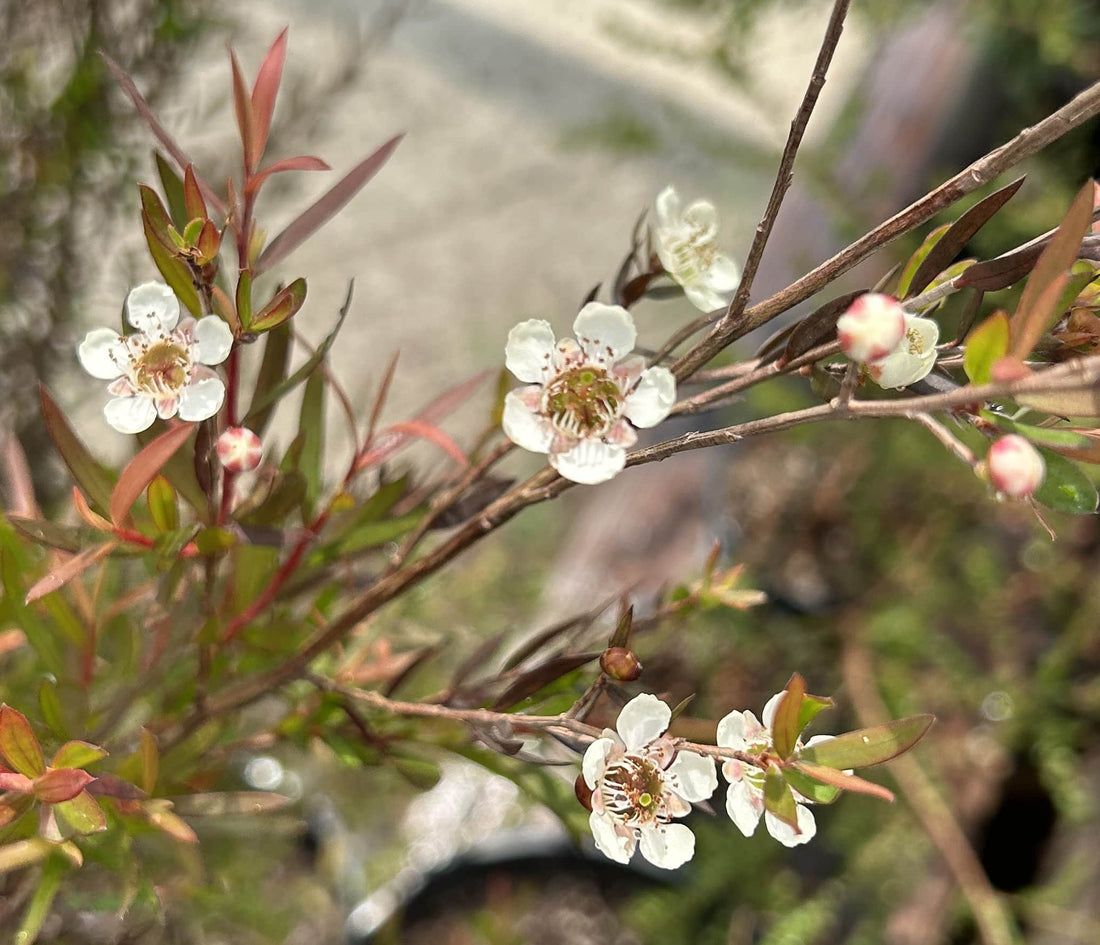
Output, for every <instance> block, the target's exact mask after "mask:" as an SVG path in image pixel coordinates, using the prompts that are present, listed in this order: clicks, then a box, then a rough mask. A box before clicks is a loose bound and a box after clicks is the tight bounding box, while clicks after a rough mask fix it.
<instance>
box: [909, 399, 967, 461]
mask: <svg viewBox="0 0 1100 945" xmlns="http://www.w3.org/2000/svg"><path fill="white" fill-rule="evenodd" d="M913 420H914V421H915V422H916V423H919V424H920V425H921V426H922V427H924V428H925V429H926V430H927V431H928V432H929V433H931V434H932V435H933V436H934V437H935V438H936V439H937V440H939V441H940V442H941V443H942V444H943V445H944V446H945V447H946V448H947V450H948V452H950V453H954V454H955V455H956V456H957V457H958V458H959V459H961V460H962V461H963V462H964V463H966V464H967V465H968V466H969V467H970V468H971V469H974V468H976V467H977V465H978V459H977V457H976V456H975V455H974V452H973V450H971V449H970V447H969V446H967V445H966V444H965V443H963V442H962V440H960V439H959V438H958V437H957V436H955V434H954V433H952V432H951V431H950V430H948V429H947V427H945V426H944V425H943V424H942V423H940V422H939V420H937V419H935V417H931V416H929V415H928V414H926V413H917V414H913Z"/></svg>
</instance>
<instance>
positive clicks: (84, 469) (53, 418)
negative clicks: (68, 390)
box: [38, 384, 113, 512]
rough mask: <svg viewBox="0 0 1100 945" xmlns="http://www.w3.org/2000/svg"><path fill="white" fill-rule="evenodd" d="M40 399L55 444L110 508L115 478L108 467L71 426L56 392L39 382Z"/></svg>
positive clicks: (95, 498)
mask: <svg viewBox="0 0 1100 945" xmlns="http://www.w3.org/2000/svg"><path fill="white" fill-rule="evenodd" d="M38 403H39V407H40V409H41V410H42V420H43V421H44V422H45V424H46V432H47V433H48V434H49V435H50V439H51V440H52V441H53V445H54V447H55V448H56V449H57V452H58V453H60V454H61V458H62V459H63V460H64V461H65V465H66V466H68V467H69V472H71V473H72V474H73V479H75V480H76V484H77V485H78V486H79V487H80V489H81V491H82V492H83V493H84V494H85V495H86V496H87V497H88V498H89V499H90V500H91V501H92V504H93V505H95V506H96V507H97V508H99V509H100V510H101V511H104V512H105V511H107V509H108V508H110V504H111V491H112V489H113V480H112V479H111V477H110V475H109V474H108V473H107V471H106V470H105V469H104V468H103V467H102V466H100V465H99V463H98V462H96V461H95V460H94V459H93V458H92V455H91V453H89V452H88V448H87V447H86V446H85V445H84V444H83V443H82V442H81V441H80V438H79V437H78V436H77V435H76V433H74V432H73V429H72V427H70V426H69V421H68V419H66V417H65V414H64V413H62V412H61V408H60V407H59V406H58V405H57V401H55V400H54V399H53V395H52V394H51V393H50V392H49V389H48V388H47V387H46V386H45V385H44V384H39V385H38Z"/></svg>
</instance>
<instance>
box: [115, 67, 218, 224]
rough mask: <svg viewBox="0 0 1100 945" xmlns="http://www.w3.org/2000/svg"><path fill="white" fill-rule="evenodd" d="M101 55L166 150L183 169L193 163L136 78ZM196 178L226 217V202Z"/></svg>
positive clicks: (215, 207) (208, 201) (215, 206)
mask: <svg viewBox="0 0 1100 945" xmlns="http://www.w3.org/2000/svg"><path fill="white" fill-rule="evenodd" d="M99 55H100V56H102V57H103V62H104V63H105V64H106V66H107V69H108V71H109V72H110V73H111V75H113V76H114V78H115V81H116V82H118V84H119V85H120V86H121V87H122V91H123V92H125V93H126V96H127V97H128V98H129V99H130V101H131V102H132V103H133V105H134V108H136V109H137V112H138V114H139V115H141V117H142V119H143V120H144V121H145V124H146V125H148V126H149V130H150V131H152V132H153V134H154V135H155V136H156V139H157V140H158V141H159V142H160V143H161V144H162V145H164V150H165V151H167V152H168V154H169V155H170V156H171V158H172V160H173V161H175V162H176V165H177V166H178V167H179V168H181V169H182V168H185V167H187V165H188V164H190V163H191V160H190V159H189V158H188V157H187V155H186V154H184V152H183V149H182V148H180V146H179V145H178V144H176V142H175V140H174V139H173V138H172V136H171V135H170V134H168V132H167V131H166V130H165V128H164V126H163V125H162V124H161V123H160V122H159V121H158V120H157V117H156V116H155V115H154V114H153V110H152V109H151V108H150V107H149V103H148V102H147V101H145V98H144V97H143V96H142V94H141V93H140V92H139V91H138V89H137V86H136V85H134V80H133V79H131V78H130V77H129V76H128V75H127V74H126V72H125V71H124V70H123V68H122V67H121V66H120V65H119V64H118V63H117V62H115V61H114V60H113V59H112V58H111V57H110V56H108V55H107V54H106V53H105V52H103V51H102V50H100V53H99ZM196 179H197V180H198V182H199V186H200V187H201V188H202V192H203V195H204V196H205V197H206V200H207V203H209V204H210V206H212V207H213V208H214V209H215V210H217V212H218V214H219V215H220V216H223V217H224V216H225V215H226V213H225V204H224V203H222V201H221V200H219V199H218V195H217V194H215V193H214V191H213V190H211V189H210V188H209V187H208V186H207V185H206V184H205V183H203V181H202V179H201V178H196Z"/></svg>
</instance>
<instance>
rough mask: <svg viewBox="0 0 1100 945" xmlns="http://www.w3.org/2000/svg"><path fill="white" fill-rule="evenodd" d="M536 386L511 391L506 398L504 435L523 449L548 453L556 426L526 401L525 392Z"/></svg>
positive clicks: (503, 422)
mask: <svg viewBox="0 0 1100 945" xmlns="http://www.w3.org/2000/svg"><path fill="white" fill-rule="evenodd" d="M532 389H534V390H538V389H539V388H538V387H535V388H530V387H526V388H521V389H520V390H513V391H509V392H508V394H507V396H506V397H505V398H504V415H503V416H502V417H501V426H503V427H504V435H505V436H506V437H508V439H510V440H511V441H512V442H513V443H515V444H516V446H518V447H520V448H521V449H525V450H530V451H531V452H532V453H548V452H549V451H550V442H551V441H552V440H553V438H554V428H553V427H552V426H551V425H550V422H549V421H548V420H547V419H546V418H545V417H542V416H540V415H539V414H537V413H536V412H535V411H533V410H532V409H531V408H530V407H528V406H527V404H526V403H524V400H525V398H524V393H525V392H526V391H530V390H532Z"/></svg>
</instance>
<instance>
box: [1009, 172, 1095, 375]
mask: <svg viewBox="0 0 1100 945" xmlns="http://www.w3.org/2000/svg"><path fill="white" fill-rule="evenodd" d="M1092 192H1093V188H1092V181H1089V182H1088V183H1087V184H1086V185H1085V186H1084V187H1082V188H1081V190H1080V191H1079V192H1078V194H1077V196H1076V197H1075V198H1074V200H1073V203H1072V205H1071V206H1070V208H1069V211H1068V212H1067V213H1066V215H1065V218H1064V219H1063V220H1062V222H1061V224H1059V226H1058V229H1057V230H1055V232H1054V236H1053V237H1052V238H1051V241H1050V243H1049V244H1048V245H1047V247H1046V249H1044V250H1043V252H1042V255H1041V256H1040V257H1039V259H1038V261H1037V262H1036V263H1035V268H1034V269H1033V270H1032V272H1031V275H1030V276H1029V277H1028V280H1027V285H1026V286H1024V291H1023V294H1022V295H1021V296H1020V304H1019V306H1017V309H1016V314H1015V315H1014V316H1013V317H1012V348H1011V351H1012V353H1013V354H1015V355H1017V356H1018V357H1021V358H1022V357H1026V356H1027V355H1028V354H1030V353H1031V350H1032V349H1033V348H1034V347H1035V344H1036V343H1037V342H1038V340H1039V339H1040V338H1041V337H1042V336H1043V334H1044V332H1046V331H1047V329H1048V328H1049V327H1050V324H1049V319H1050V316H1051V314H1052V312H1051V309H1052V308H1053V307H1054V304H1055V302H1056V301H1057V300H1058V298H1059V297H1060V295H1061V291H1062V288H1063V287H1064V285H1065V282H1066V281H1067V280H1068V275H1067V270H1068V269H1069V268H1070V266H1072V265H1073V262H1074V260H1076V259H1077V255H1078V253H1079V251H1080V249H1081V240H1082V239H1084V237H1085V234H1086V233H1087V232H1088V229H1089V225H1090V224H1091V222H1092ZM1059 283H1061V284H1060V285H1059ZM1055 286H1057V288H1055Z"/></svg>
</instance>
